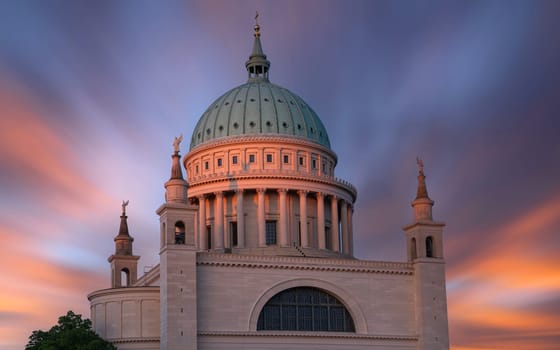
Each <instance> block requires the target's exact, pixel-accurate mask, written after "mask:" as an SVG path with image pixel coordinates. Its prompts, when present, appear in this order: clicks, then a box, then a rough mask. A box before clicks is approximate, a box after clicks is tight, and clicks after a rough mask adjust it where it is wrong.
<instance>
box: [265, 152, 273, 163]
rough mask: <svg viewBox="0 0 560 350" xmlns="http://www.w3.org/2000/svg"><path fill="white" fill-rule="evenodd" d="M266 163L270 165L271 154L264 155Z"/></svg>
mask: <svg viewBox="0 0 560 350" xmlns="http://www.w3.org/2000/svg"><path fill="white" fill-rule="evenodd" d="M266 162H267V163H272V154H267V155H266Z"/></svg>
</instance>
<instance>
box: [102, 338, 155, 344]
mask: <svg viewBox="0 0 560 350" xmlns="http://www.w3.org/2000/svg"><path fill="white" fill-rule="evenodd" d="M108 340H109V341H110V342H111V343H114V344H128V343H159V337H149V338H148V337H146V338H128V339H127V338H112V339H108Z"/></svg>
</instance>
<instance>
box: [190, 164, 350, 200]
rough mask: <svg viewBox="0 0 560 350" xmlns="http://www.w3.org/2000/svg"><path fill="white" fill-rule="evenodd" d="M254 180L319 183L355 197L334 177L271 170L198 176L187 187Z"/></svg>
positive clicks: (344, 184) (346, 186)
mask: <svg viewBox="0 0 560 350" xmlns="http://www.w3.org/2000/svg"><path fill="white" fill-rule="evenodd" d="M254 179H277V180H296V181H306V182H314V183H320V184H324V185H329V186H335V187H338V188H340V189H342V190H344V191H346V192H348V193H349V194H350V195H351V196H352V198H353V199H354V201H355V200H356V197H357V190H356V188H355V187H354V185H352V184H351V183H350V182H348V181H345V180H342V179H338V178H335V177H326V176H325V177H321V176H311V175H309V176H306V175H302V174H301V173H300V172H296V171H279V170H276V169H271V170H254V171H244V172H239V173H233V174H228V173H223V175H222V174H212V175H208V176H198V177H196V178H194V179H192V180H191V182H190V184H189V187H190V188H191V189H193V188H196V187H198V186H202V185H208V184H213V183H219V182H236V181H239V180H254Z"/></svg>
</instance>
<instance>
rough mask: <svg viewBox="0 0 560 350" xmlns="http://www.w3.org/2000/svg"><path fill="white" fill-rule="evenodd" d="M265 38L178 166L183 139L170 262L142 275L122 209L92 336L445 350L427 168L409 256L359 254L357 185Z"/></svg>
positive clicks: (171, 209)
mask: <svg viewBox="0 0 560 350" xmlns="http://www.w3.org/2000/svg"><path fill="white" fill-rule="evenodd" d="M259 30H260V28H259V26H258V25H256V26H255V41H254V47H253V52H252V53H251V55H250V58H249V60H248V61H247V63H246V66H247V70H248V75H249V80H248V83H247V84H244V85H241V86H239V87H236V88H234V89H232V90H230V91H229V92H227V93H226V94H224V95H223V96H222V97H220V98H218V100H216V101H215V102H214V103H212V104H211V105H210V107H209V108H208V110H207V111H206V112H205V113H204V114H203V116H202V117H201V119H200V121H199V122H198V124H197V126H196V127H195V131H194V132H193V135H192V139H191V140H192V141H191V149H190V151H189V153H187V155H186V156H185V157H184V159H183V160H182V162H181V156H180V154H179V152H180V150H179V143H180V141H181V140H182V137H180V138H177V139H176V140H175V143H174V146H175V149H174V153H173V155H172V157H171V158H172V167H171V177H170V179H169V181H167V182H166V183H165V202H164V203H163V204H162V206H161V207H160V208H159V209H158V210H157V214H158V215H159V217H160V225H161V229H160V234H159V237H160V264H159V265H157V266H155V267H154V268H153V269H151V270H150V271H148V272H147V273H145V274H144V275H143V276H141V277H140V278H138V279H137V276H136V269H137V267H136V264H137V260H138V257H137V256H134V255H133V253H132V241H133V239H132V237H131V236H130V235H129V233H128V227H127V223H126V219H127V217H126V215H125V205H126V204H125V203H123V213H122V215H121V226H120V229H119V234H118V235H117V237H116V238H115V253H114V254H113V255H111V256H110V258H109V262H110V263H111V269H112V273H111V276H112V277H111V281H112V282H111V287H112V288H110V289H104V290H100V291H96V292H93V293H91V294H90V295H89V296H88V298H89V300H90V302H91V317H92V321H93V324H94V329H95V330H96V331H97V332H98V333H99V334H100V335H101V336H102V337H104V338H106V339H108V340H110V341H112V342H114V343H115V344H116V345H117V347H118V348H119V349H162V350H185V349H190V350H195V349H287V348H289V349H389V348H390V349H402V350H404V349H416V350H440V349H449V339H448V329H447V305H446V292H445V264H444V259H443V227H444V224H443V223H440V222H436V221H433V219H432V206H433V204H434V202H433V201H432V200H431V199H430V198H429V197H428V192H427V188H426V182H425V176H424V171H423V164H422V163H421V161H419V175H418V193H417V197H416V199H415V200H414V201H413V202H412V207H413V213H414V221H413V222H412V223H411V224H409V225H407V226H406V227H404V231H405V234H406V240H407V246H406V247H403V249H406V250H407V256H408V259H407V261H406V262H402V263H394V262H379V261H365V260H359V259H356V258H355V257H354V255H353V224H352V222H353V213H354V202H355V200H356V196H357V193H356V189H355V188H354V187H353V186H352V185H351V184H349V183H348V182H346V181H343V180H340V179H337V178H336V177H335V167H336V163H337V156H336V154H335V153H334V152H333V151H332V150H331V149H330V143H329V139H328V135H327V134H326V129H325V128H324V126H323V125H322V123H321V121H320V120H319V118H318V116H317V115H316V114H315V113H314V112H313V111H312V110H311V108H310V107H309V106H308V105H307V104H306V103H304V102H303V100H302V99H301V98H300V97H298V96H296V95H295V94H293V93H291V92H290V91H289V90H286V89H284V88H280V87H278V86H276V85H272V84H271V83H270V82H269V81H268V70H269V67H270V63H269V61H268V60H267V59H266V56H265V55H264V53H263V52H262V47H261V43H260V31H259ZM272 102H274V105H271V103H272ZM181 163H182V164H181ZM183 169H185V170H186V172H187V176H186V179H185V178H184V177H183ZM123 278H124V280H123Z"/></svg>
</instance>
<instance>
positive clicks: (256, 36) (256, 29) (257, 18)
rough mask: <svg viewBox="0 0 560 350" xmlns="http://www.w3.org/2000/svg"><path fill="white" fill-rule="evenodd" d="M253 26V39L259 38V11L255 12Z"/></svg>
mask: <svg viewBox="0 0 560 350" xmlns="http://www.w3.org/2000/svg"><path fill="white" fill-rule="evenodd" d="M255 12H256V14H255V26H254V27H253V28H254V29H255V38H258V37H260V36H261V33H260V29H261V27H259V11H255Z"/></svg>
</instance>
